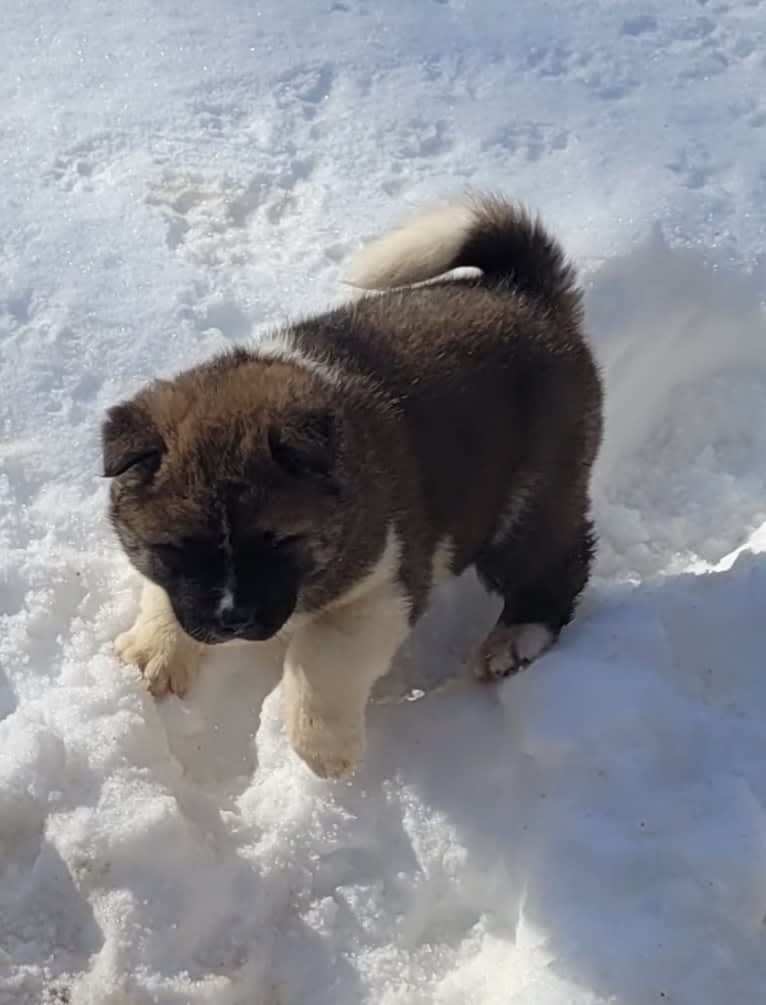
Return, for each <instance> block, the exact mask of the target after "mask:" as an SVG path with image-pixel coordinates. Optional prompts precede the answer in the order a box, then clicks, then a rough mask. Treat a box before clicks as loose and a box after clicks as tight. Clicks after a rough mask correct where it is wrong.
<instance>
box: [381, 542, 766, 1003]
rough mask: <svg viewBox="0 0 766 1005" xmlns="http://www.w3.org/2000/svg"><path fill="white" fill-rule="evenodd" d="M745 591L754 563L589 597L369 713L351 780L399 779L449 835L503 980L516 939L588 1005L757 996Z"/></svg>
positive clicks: (749, 637) (762, 978)
mask: <svg viewBox="0 0 766 1005" xmlns="http://www.w3.org/2000/svg"><path fill="white" fill-rule="evenodd" d="M764 596H766V554H762V555H746V556H743V557H742V558H740V559H739V560H738V561H737V562H736V563H735V565H734V566H733V567H732V568H731V569H729V570H726V571H720V572H715V573H710V574H708V575H704V576H695V575H691V574H685V575H678V576H669V577H667V578H664V579H661V580H658V581H657V582H655V583H653V584H647V585H645V586H640V587H635V586H627V585H626V586H624V587H610V588H609V590H608V592H604V593H600V591H599V590H598V588H596V589H594V591H593V593H592V594H591V596H590V598H589V602H588V603H587V604H586V605H585V607H584V609H583V611H582V613H581V616H580V618H579V619H578V620H577V621H576V622H575V623H574V624H573V625H572V626H570V628H569V629H567V630H566V631H565V632H564V633H563V635H562V638H561V641H560V643H559V646H558V647H556V648H554V649H553V650H551V652H550V653H549V654H547V655H546V656H544V657H542V658H541V659H540V661H539V662H538V663H536V664H535V665H534V667H532V668H530V670H528V671H527V672H526V673H524V674H521V675H519V676H517V677H515V678H512V679H509V680H508V681H506V682H505V683H503V684H501V685H500V686H499V687H496V688H486V687H485V688H482V687H479V686H477V685H474V684H472V683H471V682H470V681H469V680H468V679H467V678H464V679H463V681H462V682H460V681H456V683H455V686H454V687H453V688H452V689H446V690H445V689H442V690H436V691H434V692H433V693H432V694H430V695H425V696H424V697H423V698H422V699H421V700H420V701H413V702H410V703H405V704H403V705H399V706H398V707H396V708H389V707H385V706H378V707H377V708H375V707H373V709H372V710H371V728H370V751H369V755H368V764H369V768H367V769H365V773H366V777H365V779H364V784H365V785H366V786H368V787H372V786H373V785H374V784H375V781H376V780H377V781H378V782H380V783H382V782H383V781H384V780H385V779H386V778H391V777H400V778H406V779H407V784H408V785H411V786H413V787H414V788H415V789H416V790H417V791H418V793H419V800H420V802H421V803H422V804H423V805H424V806H426V807H427V808H428V812H429V815H432V816H433V817H434V818H441V819H443V820H444V821H446V822H447V823H448V826H449V827H450V828H452V830H453V832H454V840H455V842H456V844H457V845H458V846H459V847H462V848H464V849H465V850H466V856H465V865H464V868H463V871H462V874H461V875H460V876H458V877H456V878H455V886H456V887H459V888H461V893H460V894H459V895H458V894H455V904H454V905H453V906H452V908H451V909H452V910H455V911H459V910H460V909H461V908H462V910H463V911H464V912H467V913H468V914H469V916H470V917H474V918H476V919H478V918H479V917H481V916H482V915H489V916H491V918H492V921H491V926H490V927H491V933H492V934H494V935H496V936H498V937H499V938H502V939H504V940H506V941H507V945H508V957H507V964H508V967H509V973H510V972H513V971H514V966H515V965H514V954H515V953H516V947H517V946H519V945H521V944H524V942H525V940H526V941H527V943H528V944H531V945H535V944H538V945H540V946H544V951H541V956H543V957H544V958H545V960H546V961H547V962H546V965H545V969H546V970H547V971H549V973H550V974H551V977H552V978H553V979H559V980H561V981H565V982H567V984H575V985H578V986H580V987H582V988H583V989H587V990H588V991H589V992H591V993H594V994H595V995H597V996H599V1000H602V999H603V1000H609V1001H612V1000H615V1001H620V1002H621V1003H624V1005H646V1002H648V1001H660V1000H668V1001H679V1002H680V1001H704V1000H713V999H714V1000H719V999H718V996H717V994H716V993H713V992H712V991H711V988H717V989H720V994H721V998H720V1000H725V998H726V997H728V996H729V995H731V996H732V1000H734V999H736V1000H738V1001H754V1000H756V999H757V997H758V992H757V986H758V983H759V982H760V986H761V988H762V987H763V986H764V982H766V962H764V958H763V955H762V954H763V918H764V914H765V913H766V901H764V900H763V897H762V895H761V893H760V892H757V891H756V890H754V889H753V886H752V877H754V876H756V875H760V874H761V873H762V869H763V867H764V863H766V845H765V844H764V840H763V820H764V819H765V818H766V776H765V775H764V773H763V771H762V767H759V765H762V761H759V756H762V745H761V742H760V740H759V736H761V728H760V722H761V721H762V717H763V712H764V690H763V685H762V652H763V647H764V644H765V643H766V637H764V629H763V619H762V606H763V597H764ZM711 609H712V610H714V611H715V612H716V616H715V617H714V618H713V619H712V620H711V618H710V617H709V614H708V613H707V612H709V611H710V610H711ZM733 639H735V640H737V642H736V655H735V656H733V655H732V649H731V641H732V640H733ZM658 668H660V670H659V672H658ZM415 736H416V737H417V738H418V746H419V747H420V748H421V749H422V750H423V751H424V752H425V756H422V757H413V756H412V753H413V742H412V737H415ZM621 748H624V751H625V753H624V756H623V755H621V753H620V751H621ZM759 750H760V751H761V754H760V755H759ZM719 752H724V763H723V765H722V766H721V767H720V769H719V768H718V767H717V760H718V754H719ZM732 764H735V765H736V766H737V767H736V768H734V769H732V767H731V765H732ZM740 766H742V770H743V771H744V774H743V775H742V777H741V778H740V779H739V781H737V782H736V783H735V782H734V780H732V781H731V783H729V782H726V781H725V780H723V779H722V777H721V773H722V774H723V775H725V774H726V773H727V772H730V771H732V770H735V771H737V772H740ZM716 774H718V776H719V777H718V778H717V787H713V786H712V785H711V779H712V777H713V776H715V775H716ZM733 848H737V856H734V859H732V856H731V854H730V851H731V850H732V849H733ZM727 849H728V850H727ZM707 944H711V945H712V944H715V946H716V950H715V952H712V953H710V954H700V952H699V950H700V947H701V946H703V945H707ZM520 966H521V967H522V968H524V967H526V969H527V970H528V968H529V962H528V960H527V963H526V964H524V963H521V964H520Z"/></svg>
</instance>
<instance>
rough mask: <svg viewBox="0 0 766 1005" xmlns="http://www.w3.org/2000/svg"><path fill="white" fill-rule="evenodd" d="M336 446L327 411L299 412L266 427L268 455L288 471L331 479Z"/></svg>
mask: <svg viewBox="0 0 766 1005" xmlns="http://www.w3.org/2000/svg"><path fill="white" fill-rule="evenodd" d="M336 447H337V433H336V426H335V419H334V417H333V416H332V415H331V414H330V413H329V412H325V411H321V412H302V413H300V414H298V415H294V416H290V417H288V418H286V419H284V420H282V421H281V422H279V423H274V425H272V426H271V428H270V429H269V449H270V450H271V456H272V457H273V458H274V460H275V462H276V463H277V464H278V465H279V466H280V467H281V468H282V470H283V471H286V472H287V473H288V474H291V475H296V476H299V477H300V476H304V477H312V476H313V477H315V478H319V479H321V480H325V481H331V476H332V472H333V469H334V467H335V457H336Z"/></svg>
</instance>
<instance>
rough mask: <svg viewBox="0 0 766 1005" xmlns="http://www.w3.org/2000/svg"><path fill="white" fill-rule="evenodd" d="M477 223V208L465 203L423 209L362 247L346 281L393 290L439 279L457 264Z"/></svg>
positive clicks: (352, 261)
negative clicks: (474, 208) (428, 209)
mask: <svg viewBox="0 0 766 1005" xmlns="http://www.w3.org/2000/svg"><path fill="white" fill-rule="evenodd" d="M474 223H475V214H474V211H473V209H472V208H471V207H470V206H467V205H465V204H462V203H453V204H452V205H448V206H442V207H440V208H438V209H432V210H430V211H429V212H427V213H423V214H422V215H420V216H417V217H415V218H414V219H413V220H410V221H409V222H408V223H405V224H404V225H403V226H402V227H399V228H398V229H397V230H392V231H391V232H390V233H388V234H385V235H384V236H383V237H380V238H378V240H377V241H373V242H372V244H368V245H367V247H365V248H362V250H361V251H360V252H358V253H357V254H356V255H354V256H353V257H352V259H351V261H350V263H349V266H348V269H347V272H346V275H345V277H344V282H346V283H348V284H349V285H350V286H357V287H359V288H360V289H363V290H391V289H394V288H395V287H397V286H412V285H413V284H414V283H423V282H425V281H426V280H428V279H435V278H436V277H437V276H441V275H443V274H444V273H445V272H449V271H450V270H451V269H453V268H455V267H456V266H457V259H458V256H459V254H460V250H461V248H462V247H463V245H464V244H465V241H466V238H467V237H468V234H469V232H470V230H471V227H472V226H473V224H474Z"/></svg>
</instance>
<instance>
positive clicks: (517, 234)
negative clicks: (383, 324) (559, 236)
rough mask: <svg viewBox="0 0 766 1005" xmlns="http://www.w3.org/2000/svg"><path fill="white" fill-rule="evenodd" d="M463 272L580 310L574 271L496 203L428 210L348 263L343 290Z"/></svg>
mask: <svg viewBox="0 0 766 1005" xmlns="http://www.w3.org/2000/svg"><path fill="white" fill-rule="evenodd" d="M464 267H473V268H477V269H480V270H481V272H482V273H483V276H484V281H485V282H486V283H490V284H492V285H501V284H502V285H505V286H507V287H508V288H509V289H512V290H516V291H519V292H521V293H524V294H527V295H528V296H532V297H537V298H540V299H542V300H543V301H545V303H546V304H547V305H548V306H549V307H552V308H561V307H564V308H568V309H573V308H576V307H577V305H578V304H579V291H578V289H577V285H576V276H575V271H574V268H573V267H572V265H571V264H570V263H569V262H568V261H567V259H566V257H565V255H564V252H563V250H562V248H561V246H560V245H559V243H558V242H557V241H556V240H555V239H554V238H553V237H551V235H550V234H549V233H548V232H547V231H546V230H545V228H544V227H543V225H542V223H541V222H540V220H539V219H537V218H535V217H532V216H530V215H529V213H527V212H526V211H525V210H524V209H522V208H521V207H519V206H516V205H514V204H513V203H511V202H508V201H507V200H505V199H502V198H498V197H495V196H481V197H479V198H476V199H470V200H465V201H463V202H457V203H452V204H450V205H447V206H443V207H440V208H438V209H434V210H431V211H430V212H427V213H424V214H423V215H421V216H418V217H415V219H413V220H410V221H409V222H408V223H405V224H404V226H403V227H401V228H399V229H398V230H394V231H391V232H390V233H388V234H386V235H384V236H383V237H381V238H379V239H378V240H377V241H373V242H372V244H369V245H368V246H367V247H366V248H363V249H362V250H361V252H359V253H358V254H357V255H356V256H355V257H354V258H353V259H352V261H351V265H350V268H349V271H348V274H347V275H346V282H347V283H349V284H350V285H351V286H357V287H360V288H361V289H365V290H391V289H395V288H397V287H402V286H411V285H413V284H414V283H422V282H425V281H427V280H429V279H435V278H436V277H438V276H442V275H444V274H445V273H446V272H450V271H451V270H452V269H457V268H464Z"/></svg>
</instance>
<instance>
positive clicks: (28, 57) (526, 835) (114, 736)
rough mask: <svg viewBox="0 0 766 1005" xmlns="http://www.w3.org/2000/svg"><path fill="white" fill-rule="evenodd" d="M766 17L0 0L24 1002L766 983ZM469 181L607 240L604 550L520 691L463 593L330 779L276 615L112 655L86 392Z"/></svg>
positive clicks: (11, 799) (163, 361)
mask: <svg viewBox="0 0 766 1005" xmlns="http://www.w3.org/2000/svg"><path fill="white" fill-rule="evenodd" d="M765 52H766V5H764V4H763V3H762V2H761V0H741V2H733V0H732V2H726V0H708V2H704V0H700V2H698V3H697V2H691V0H666V2H665V3H660V2H659V0H655V2H653V0H646V2H644V3H642V4H640V5H639V6H638V7H636V6H635V5H633V4H627V3H615V2H607V0H597V2H587V3H586V2H585V0H573V2H568V3H563V2H547V3H541V2H539V0H517V2H516V3H514V4H512V5H510V4H503V3H501V2H500V0H474V2H473V3H470V4H469V3H467V2H466V0H439V2H436V0H433V2H430V0H422V2H419V3H412V2H410V0H387V2H386V3H385V4H382V5H381V4H372V3H370V2H369V0H322V2H319V3H308V2H306V0H279V2H276V0H259V3H258V4H245V3H243V2H238V0H221V2H219V3H218V4H217V5H212V4H208V3H203V2H202V0H188V2H187V3H185V4H183V5H176V4H172V3H160V2H158V0H154V2H152V0H125V2H124V3H122V4H120V5H118V6H116V5H112V4H109V3H108V2H106V0H73V2H71V3H69V4H65V5H61V4H54V3H52V0H24V2H22V0H5V2H4V4H3V32H2V35H1V36H0V55H1V56H2V60H1V61H0V66H2V70H0V88H1V89H2V91H1V93H2V102H1V103H0V162H1V163H2V175H1V176H0V195H1V196H2V207H3V208H2V220H3V241H2V245H1V246H0V329H2V331H0V334H1V335H2V349H1V350H0V367H1V368H2V370H1V380H2V383H1V385H0V386H2V389H3V394H2V399H0V409H1V410H2V411H1V412H0V422H1V423H2V426H1V428H2V434H1V439H0V717H2V721H1V722H0V1003H1V1005H10V1003H13V1005H27V1003H29V1005H38V1003H47V1005H52V1003H66V1002H69V1003H72V1005H144V1003H150V1002H157V1003H160V1005H166V1003H167V1005H181V1003H203V1002H204V1003H213V1005H303V1003H306V1005H358V1003H364V1002H369V1003H375V1005H426V1003H438V1005H596V1003H598V1005H602V1003H604V1005H605V1003H607V1002H609V1003H617V1002H619V1003H621V1005H623V1003H624V1005H649V1003H661V1002H668V1003H679V1005H700V1003H705V1005H723V1003H728V1002H730V1001H734V1002H742V1003H750V1002H752V1003H755V1002H759V1001H762V1000H763V998H764V994H765V993H766V992H765V989H766V953H765V950H766V925H765V924H764V918H765V917H766V756H765V755H766V741H764V732H763V725H762V723H763V719H764V713H765V712H766V678H764V674H763V662H764V661H763V656H762V653H763V651H764V647H765V646H766V619H764V597H766V558H765V557H764V556H765V555H766V465H764V463H763V459H764V457H766V393H764V392H766V341H764V334H765V332H766V326H765V324H764V314H763V300H764V292H765V291H766V238H765V237H764V235H766V172H764V168H763V156H762V154H763V151H764V143H766V133H764V129H766V100H765V99H764V93H766V87H765V86H764V85H765V84H766V58H765V57H764V53H765ZM466 187H473V188H483V187H491V188H498V189H501V190H502V191H504V192H507V193H509V194H513V195H516V196H517V197H519V198H520V199H522V200H524V201H525V202H527V203H528V204H530V205H531V206H533V207H535V208H537V209H540V210H541V211H542V213H543V215H544V217H545V219H546V220H547V221H548V222H549V224H550V225H551V227H552V228H553V229H555V231H556V232H557V233H558V234H559V235H560V236H561V238H562V240H563V241H564V242H565V244H566V246H567V247H568V248H569V249H570V250H571V252H572V254H573V256H574V257H575V259H576V261H577V263H578V266H579V267H580V270H581V272H582V274H583V278H584V281H585V284H586V287H587V308H588V323H589V327H590V330H591V332H592V335H593V339H594V344H595V346H596V349H597V352H598V354H599V358H600V360H601V362H602V364H603V367H604V372H605V377H606V380H607V385H608V395H607V428H608V432H607V439H606V442H605V444H604V450H603V453H602V456H601V459H600V462H599V466H598V470H597V472H596V477H595V486H594V487H595V513H596V518H597V521H598V526H599V530H600V533H601V539H602V544H601V551H600V556H599V563H598V568H597V574H596V576H595V578H594V582H593V585H592V588H591V590H590V592H589V594H588V597H587V600H586V601H585V603H584V605H583V608H582V610H581V614H580V617H579V619H578V620H577V622H576V623H575V624H574V625H573V626H572V627H571V629H570V630H569V631H567V633H566V634H565V635H564V636H563V638H562V640H561V644H560V645H559V646H558V647H557V648H555V649H554V650H553V651H551V652H550V653H549V654H548V655H546V656H545V657H544V658H543V659H542V660H541V661H540V662H539V663H538V664H537V665H536V666H535V667H534V668H533V669H532V670H530V671H529V672H528V673H526V674H524V675H522V676H520V677H518V678H516V679H514V680H512V681H509V682H507V683H504V684H502V685H501V686H499V687H498V688H496V689H486V688H480V687H478V686H477V685H475V684H474V683H473V682H472V681H471V680H470V679H469V677H468V674H467V672H466V670H465V661H466V658H467V655H468V653H469V652H470V650H471V647H472V645H473V644H474V643H475V642H476V640H477V639H478V638H479V637H480V635H481V632H482V630H483V629H484V628H486V627H487V626H488V625H489V624H490V623H491V620H492V616H493V614H494V612H495V610H496V607H495V606H494V605H493V602H491V601H488V600H487V599H486V598H485V597H484V596H483V595H482V594H481V592H480V590H479V589H478V586H477V585H476V583H475V581H473V580H472V579H471V578H470V577H467V578H466V579H465V581H462V582H460V583H458V584H455V585H452V586H450V587H448V588H446V589H445V590H444V591H443V593H442V595H441V596H440V598H439V599H438V601H437V603H436V605H435V607H434V610H433V611H432V612H431V613H430V614H429V616H428V618H427V619H426V620H425V622H424V623H423V624H422V625H421V626H420V628H419V630H418V631H417V632H416V634H415V636H414V638H413V639H412V640H411V642H410V644H408V646H407V647H406V648H405V650H404V652H403V653H402V655H401V658H400V660H399V661H398V664H397V666H396V667H395V668H394V670H393V671H392V673H391V675H390V677H389V678H388V679H387V680H386V681H385V682H384V685H383V686H382V687H381V689H380V693H379V694H378V696H377V698H376V701H375V703H374V704H373V706H372V707H371V709H370V717H369V721H370V738H369V750H368V755H367V759H366V762H365V765H364V766H363V767H362V768H361V769H360V770H359V772H358V773H357V774H356V775H355V776H354V777H353V778H352V779H351V780H349V781H347V782H343V783H336V784H331V783H323V782H320V781H319V780H317V779H316V778H314V777H313V776H312V775H311V774H310V773H309V772H308V771H307V770H306V769H305V768H304V767H303V766H302V764H301V763H300V762H299V761H298V760H297V758H296V757H295V756H294V755H293V754H292V753H291V752H290V751H289V749H288V746H287V742H286V739H285V736H284V731H283V727H282V724H281V717H280V709H279V689H278V687H277V686H276V685H277V682H278V676H277V672H276V668H275V667H274V665H273V661H271V660H270V657H269V655H268V654H261V655H254V654H253V652H252V651H251V650H248V649H239V650H231V651H229V652H228V653H217V654H216V656H215V658H214V659H211V661H210V663H211V665H210V668H209V670H208V671H207V672H205V673H204V674H203V675H202V678H201V679H200V681H199V684H198V685H197V686H195V689H194V691H193V693H192V694H191V695H190V697H189V698H188V699H187V700H186V701H185V702H183V703H182V702H180V701H178V700H177V699H175V698H170V699H168V700H166V701H162V702H160V703H156V702H155V701H154V700H153V699H151V698H150V697H149V696H148V695H146V694H145V693H144V691H143V690H142V688H141V686H140V683H139V682H138V680H137V679H136V675H135V674H133V673H132V672H130V671H128V670H126V669H125V668H123V667H120V666H119V665H118V664H117V663H116V661H115V660H114V658H113V656H112V655H111V652H110V641H111V639H112V638H113V637H114V636H115V635H116V634H117V633H118V632H119V631H120V630H122V629H124V628H125V627H126V626H127V625H128V623H129V622H130V619H131V615H132V613H133V611H134V608H135V604H136V599H137V583H136V580H135V577H134V575H133V574H132V573H131V571H130V569H129V568H128V566H127V563H126V561H125V559H124V558H123V556H122V555H121V553H120V551H119V549H118V548H117V547H116V544H115V542H114V540H113V539H112V537H111V536H110V532H109V530H108V527H107V525H106V521H105V519H104V507H105V486H104V484H103V483H102V481H101V480H100V478H99V460H100V458H99V442H98V427H99V422H100V418H101V415H102V413H103V410H104V409H105V408H106V407H107V406H108V405H110V404H112V403H113V402H114V401H115V400H117V399H118V398H119V397H120V396H122V395H125V394H127V393H130V392H131V391H132V390H134V389H135V388H137V387H138V386H139V385H140V384H141V383H142V382H143V381H144V380H146V379H147V378H149V377H152V376H155V375H157V374H165V373H171V372H173V371H174V370H176V369H178V368H180V367H182V366H185V365H187V364H189V363H191V362H192V361H195V360H198V359H200V358H203V357H205V356H207V355H209V354H210V353H211V352H212V351H214V350H216V349H218V348H220V347H221V346H222V345H226V344H230V343H232V342H240V341H244V340H246V339H248V338H250V337H252V335H253V333H257V332H259V331H260V330H261V329H262V326H264V325H268V324H272V323H276V322H280V321H281V320H283V319H284V318H287V317H291V316H296V315H298V314H301V313H304V312H306V311H309V310H316V309H320V308H322V307H324V306H326V305H328V304H330V303H333V302H337V301H339V300H340V299H341V298H342V297H344V296H345V295H346V291H345V290H344V289H343V288H342V287H341V286H340V285H339V283H338V278H339V272H340V267H341V264H342V262H343V260H344V258H345V257H346V256H347V255H348V254H349V253H350V252H351V251H352V250H354V249H355V248H356V247H358V245H359V244H360V243H361V242H362V241H363V240H364V239H367V238H370V237H372V236H374V235H377V234H379V233H381V232H382V231H383V230H384V229H385V228H386V227H388V226H390V225H391V224H393V223H395V222H398V221H399V220H401V219H402V218H403V217H404V216H405V215H406V214H407V213H408V212H409V211H411V210H412V209H413V208H415V207H420V206H422V205H423V204H426V203H428V202H429V201H431V200H433V199H435V198H437V197H441V196H444V195H450V194H453V193H454V192H456V191H460V190H462V189H464V188H466Z"/></svg>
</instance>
